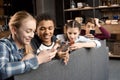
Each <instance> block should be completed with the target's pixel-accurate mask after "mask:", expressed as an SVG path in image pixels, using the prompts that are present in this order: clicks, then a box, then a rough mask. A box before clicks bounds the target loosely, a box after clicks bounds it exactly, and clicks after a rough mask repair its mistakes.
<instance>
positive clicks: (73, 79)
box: [15, 41, 108, 80]
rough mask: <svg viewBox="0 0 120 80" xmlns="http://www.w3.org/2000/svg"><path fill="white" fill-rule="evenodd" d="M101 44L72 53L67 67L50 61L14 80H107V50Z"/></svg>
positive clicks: (59, 61)
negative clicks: (98, 46)
mask: <svg viewBox="0 0 120 80" xmlns="http://www.w3.org/2000/svg"><path fill="white" fill-rule="evenodd" d="M101 43H102V46H101V47H100V48H91V49H86V48H81V49H79V50H75V51H73V52H72V53H71V54H70V61H69V62H68V64H67V65H64V63H63V62H62V61H61V60H52V61H51V62H48V63H45V64H42V65H40V66H39V68H38V69H36V70H32V71H30V72H27V73H25V74H20V75H17V76H15V80H108V49H107V47H106V42H105V41H101Z"/></svg>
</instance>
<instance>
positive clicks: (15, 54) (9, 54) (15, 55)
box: [0, 37, 38, 80]
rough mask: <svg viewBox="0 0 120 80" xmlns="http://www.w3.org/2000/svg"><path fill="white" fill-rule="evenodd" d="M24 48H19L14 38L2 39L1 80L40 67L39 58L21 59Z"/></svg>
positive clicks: (0, 50)
mask: <svg viewBox="0 0 120 80" xmlns="http://www.w3.org/2000/svg"><path fill="white" fill-rule="evenodd" d="M23 53H24V49H19V50H18V48H17V46H16V44H15V43H14V41H13V39H12V38H11V37H10V38H8V39H7V38H4V39H0V77H1V78H0V80H1V79H6V78H8V77H11V76H14V75H16V74H21V73H24V72H27V71H29V70H31V69H36V68H37V67H38V61H37V58H36V57H34V58H31V59H29V60H25V61H21V59H22V58H23V56H24V55H23Z"/></svg>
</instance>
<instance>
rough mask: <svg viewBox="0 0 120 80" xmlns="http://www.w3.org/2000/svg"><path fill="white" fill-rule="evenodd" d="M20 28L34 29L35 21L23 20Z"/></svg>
mask: <svg viewBox="0 0 120 80" xmlns="http://www.w3.org/2000/svg"><path fill="white" fill-rule="evenodd" d="M21 28H36V21H35V20H34V19H27V20H23V21H22V23H21Z"/></svg>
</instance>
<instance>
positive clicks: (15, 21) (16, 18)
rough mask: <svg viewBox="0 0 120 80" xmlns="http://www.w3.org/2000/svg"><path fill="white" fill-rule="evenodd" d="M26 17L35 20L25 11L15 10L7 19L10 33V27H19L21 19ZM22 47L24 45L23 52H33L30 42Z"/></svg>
mask: <svg viewBox="0 0 120 80" xmlns="http://www.w3.org/2000/svg"><path fill="white" fill-rule="evenodd" d="M26 19H30V20H31V19H32V20H35V21H36V19H35V18H34V17H33V16H32V15H31V14H29V13H28V12H26V11H18V12H16V13H15V14H14V15H13V16H12V17H11V18H10V21H9V28H10V30H11V33H12V28H13V27H15V28H16V29H19V28H20V27H21V25H22V22H23V20H26ZM24 47H25V52H24V53H25V54H28V53H31V52H33V49H32V46H31V44H28V45H24Z"/></svg>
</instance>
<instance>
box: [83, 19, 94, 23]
mask: <svg viewBox="0 0 120 80" xmlns="http://www.w3.org/2000/svg"><path fill="white" fill-rule="evenodd" d="M88 22H90V23H92V24H95V20H94V18H87V19H86V21H85V24H87V23H88Z"/></svg>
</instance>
